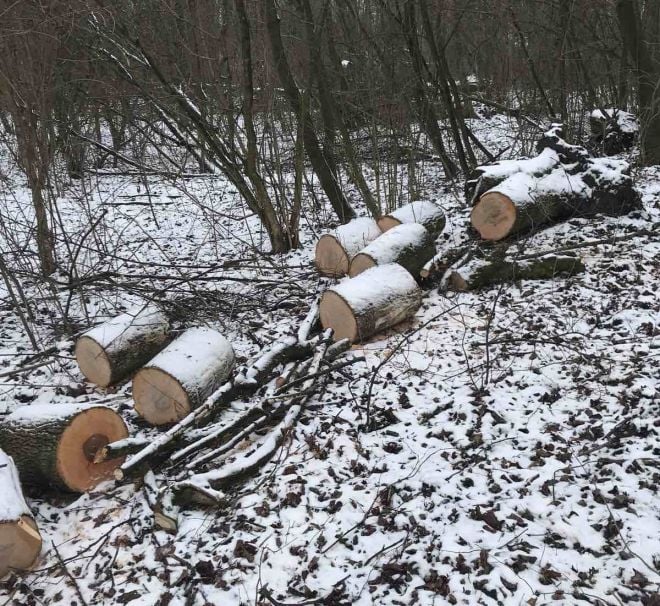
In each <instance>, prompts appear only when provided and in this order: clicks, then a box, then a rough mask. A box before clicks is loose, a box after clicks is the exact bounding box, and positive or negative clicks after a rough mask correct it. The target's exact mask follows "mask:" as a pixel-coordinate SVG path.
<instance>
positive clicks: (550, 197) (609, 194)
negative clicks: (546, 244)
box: [470, 125, 640, 240]
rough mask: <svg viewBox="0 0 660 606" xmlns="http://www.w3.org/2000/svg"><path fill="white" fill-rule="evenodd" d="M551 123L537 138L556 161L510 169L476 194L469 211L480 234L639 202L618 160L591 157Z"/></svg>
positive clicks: (500, 233) (505, 232)
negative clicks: (533, 168)
mask: <svg viewBox="0 0 660 606" xmlns="http://www.w3.org/2000/svg"><path fill="white" fill-rule="evenodd" d="M559 135H560V131H559V127H558V126H557V125H555V126H553V128H552V129H551V130H550V131H548V132H547V133H545V135H544V137H543V138H542V139H541V141H540V142H539V144H538V147H539V149H541V155H543V154H550V152H554V153H555V154H556V155H557V156H558V158H559V162H558V163H557V165H556V166H555V167H554V168H552V170H550V171H548V172H545V173H544V174H542V175H541V176H539V175H538V174H537V173H534V172H532V173H530V172H524V171H523V172H516V173H514V174H512V175H511V176H509V177H507V178H506V179H505V180H504V181H502V182H501V183H499V184H498V185H496V186H494V187H493V188H491V189H489V190H488V191H487V192H485V193H484V194H483V195H481V197H480V198H479V201H478V202H477V204H476V205H475V206H474V208H473V209H472V213H471V216H470V219H471V222H472V227H473V228H474V229H475V230H476V231H477V232H478V233H479V235H480V236H481V237H482V238H483V239H484V240H502V239H503V238H506V237H508V236H512V235H515V234H518V233H521V232H533V231H537V230H538V229H539V228H541V227H543V226H545V225H547V224H549V223H554V222H557V221H560V220H562V219H566V218H569V217H576V216H579V217H590V216H593V215H596V214H606V215H612V216H618V215H623V214H627V213H629V212H630V211H632V210H634V209H637V208H639V206H640V198H639V194H638V193H637V192H636V191H635V189H634V187H633V182H632V179H631V178H630V175H629V174H628V173H629V170H630V167H629V165H628V163H627V162H625V161H624V160H616V159H613V158H591V157H589V154H588V152H587V151H586V150H585V149H584V148H583V147H579V146H575V145H569V144H568V143H566V142H565V141H563V139H561V137H560V136H559Z"/></svg>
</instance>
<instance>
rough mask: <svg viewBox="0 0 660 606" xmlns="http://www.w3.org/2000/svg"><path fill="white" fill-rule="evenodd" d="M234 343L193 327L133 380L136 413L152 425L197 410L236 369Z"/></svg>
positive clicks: (215, 333) (180, 417)
mask: <svg viewBox="0 0 660 606" xmlns="http://www.w3.org/2000/svg"><path fill="white" fill-rule="evenodd" d="M234 361H235V355H234V349H233V348H232V346H231V343H229V341H228V340H227V339H226V338H225V337H224V336H222V335H221V334H220V333H219V332H217V331H215V330H212V329H210V328H190V329H188V330H187V331H186V332H184V333H183V334H182V335H181V336H179V337H178V338H177V339H176V340H174V341H173V342H172V343H170V344H169V345H168V346H167V347H166V348H165V349H164V350H163V351H162V352H160V353H159V354H158V355H157V356H156V357H155V358H154V359H153V360H151V362H149V363H148V364H147V365H146V366H144V367H143V368H141V369H140V370H139V371H138V372H137V373H135V377H134V378H133V400H134V401H135V410H136V412H137V413H138V414H139V415H140V416H142V417H143V418H144V419H145V420H146V421H148V422H149V423H151V424H152V425H162V424H164V423H173V422H175V421H178V420H180V419H182V418H184V417H185V416H186V415H187V414H188V413H189V412H190V411H191V410H194V409H195V408H197V407H198V406H199V405H200V404H201V403H202V402H204V400H206V398H208V397H209V396H210V395H211V394H212V393H213V392H214V391H215V390H216V389H217V388H218V387H220V385H222V384H223V383H224V382H225V381H226V380H227V378H228V377H229V375H230V374H231V371H232V369H233V367H234Z"/></svg>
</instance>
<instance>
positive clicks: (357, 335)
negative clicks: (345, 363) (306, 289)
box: [320, 263, 422, 342]
mask: <svg viewBox="0 0 660 606" xmlns="http://www.w3.org/2000/svg"><path fill="white" fill-rule="evenodd" d="M421 302H422V291H421V289H420V288H419V286H418V285H417V282H416V281H415V279H414V278H413V277H412V275H411V274H410V273H409V272H408V271H407V270H405V269H404V268H403V267H401V266H400V265H397V264H396V263H390V264H388V265H379V266H377V267H372V268H371V269H368V270H367V271H365V272H363V273H361V274H360V275H359V276H356V277H355V278H351V279H349V280H345V281H343V282H341V283H340V284H337V285H335V286H332V287H331V288H329V289H328V290H326V291H325V293H323V297H322V298H321V305H320V316H321V324H322V325H323V328H325V329H327V328H332V329H333V330H334V334H333V336H334V338H335V339H336V340H339V339H349V340H350V341H351V342H357V341H364V340H365V339H368V338H369V337H371V336H372V335H374V334H376V333H377V332H378V331H381V330H385V329H386V328H389V327H391V326H394V325H396V324H398V323H399V322H402V321H403V320H406V319H407V318H409V317H411V316H412V315H414V313H415V312H416V311H417V309H418V308H419V306H420V304H421Z"/></svg>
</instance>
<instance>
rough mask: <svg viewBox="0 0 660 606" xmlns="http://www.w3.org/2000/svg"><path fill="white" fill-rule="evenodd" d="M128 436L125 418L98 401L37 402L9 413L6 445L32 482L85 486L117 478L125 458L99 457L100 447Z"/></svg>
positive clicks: (1, 429) (3, 434)
mask: <svg viewBox="0 0 660 606" xmlns="http://www.w3.org/2000/svg"><path fill="white" fill-rule="evenodd" d="M127 436H128V430H127V429H126V425H125V423H124V421H123V420H122V418H121V417H120V416H119V415H118V414H117V413H116V412H114V411H113V410H111V409H110V408H106V407H103V406H95V405H93V404H33V405H31V406H23V407H21V408H19V409H17V410H15V411H14V412H12V413H11V414H10V415H8V416H7V417H5V418H4V420H3V422H2V425H0V448H2V449H4V450H5V452H7V454H9V455H10V456H11V457H12V458H13V459H14V461H15V462H16V466H17V467H18V470H19V472H20V476H21V480H22V481H23V483H24V484H25V485H26V486H36V487H53V488H57V489H60V490H68V491H72V492H85V491H87V490H90V489H92V488H94V486H96V485H97V484H98V483H99V482H102V481H103V480H107V479H112V478H113V477H114V476H113V472H114V469H115V468H116V467H118V466H119V465H121V464H122V463H123V458H118V459H113V460H111V461H105V462H103V463H95V462H94V457H95V455H96V453H97V451H98V450H99V449H101V448H103V447H104V446H105V445H106V444H109V443H110V442H116V441H117V440H121V439H123V438H125V437H127Z"/></svg>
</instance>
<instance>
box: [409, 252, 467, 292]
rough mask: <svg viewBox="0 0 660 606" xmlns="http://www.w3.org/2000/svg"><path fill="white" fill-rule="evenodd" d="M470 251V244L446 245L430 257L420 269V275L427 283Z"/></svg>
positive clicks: (441, 274) (440, 275)
mask: <svg viewBox="0 0 660 606" xmlns="http://www.w3.org/2000/svg"><path fill="white" fill-rule="evenodd" d="M469 252H470V246H468V245H463V246H454V247H446V248H444V249H443V250H440V251H439V252H438V253H437V254H436V255H435V256H433V257H432V258H431V259H429V260H428V261H427V262H426V263H425V264H424V266H423V267H422V268H421V269H420V270H419V277H420V279H421V280H422V282H423V283H424V284H425V285H428V284H429V283H431V282H432V281H433V280H434V279H436V278H438V277H442V276H443V274H444V273H445V272H446V271H447V270H448V269H449V268H450V267H451V266H452V265H453V264H454V263H456V262H457V261H459V260H460V259H461V258H463V257H465V255H466V254H468V253H469Z"/></svg>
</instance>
